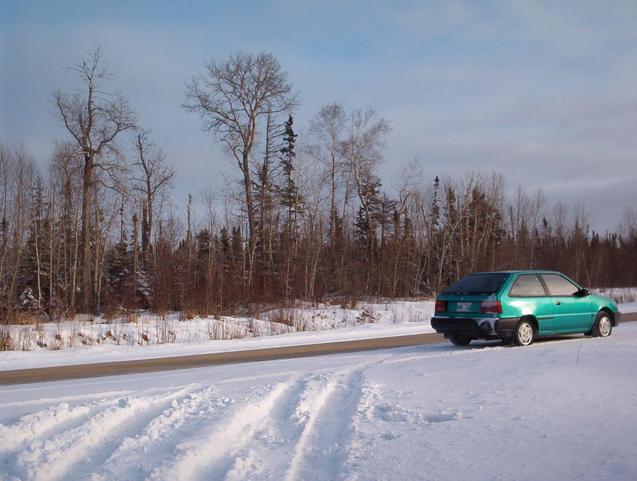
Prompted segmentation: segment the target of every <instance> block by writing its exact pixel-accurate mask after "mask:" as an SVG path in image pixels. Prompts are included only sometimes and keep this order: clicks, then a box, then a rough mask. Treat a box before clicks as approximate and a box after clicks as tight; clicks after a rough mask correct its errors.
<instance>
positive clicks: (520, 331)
mask: <svg viewBox="0 0 637 481" xmlns="http://www.w3.org/2000/svg"><path fill="white" fill-rule="evenodd" d="M534 337H535V329H534V328H533V325H532V324H531V323H530V322H529V321H524V320H522V321H520V322H518V325H517V326H516V327H515V332H514V333H513V342H514V343H515V345H516V346H529V345H531V344H533V338H534Z"/></svg>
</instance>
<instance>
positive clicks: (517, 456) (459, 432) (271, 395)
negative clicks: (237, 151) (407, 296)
mask: <svg viewBox="0 0 637 481" xmlns="http://www.w3.org/2000/svg"><path fill="white" fill-rule="evenodd" d="M636 399H637V323H627V324H624V325H621V326H619V327H618V328H617V329H616V330H615V331H614V332H613V335H612V336H611V337H610V338H607V339H596V338H586V337H583V336H577V337H573V338H568V339H564V338H562V339H557V340H555V339H554V340H544V341H540V342H537V343H536V344H534V345H532V346H530V347H527V348H510V347H503V346H502V345H500V344H498V343H476V344H475V346H474V345H472V346H469V347H467V348H454V347H452V346H451V345H450V344H446V343H445V344H438V345H427V346H420V347H411V348H400V349H392V350H385V351H372V352H365V353H354V354H338V355H330V356H323V357H315V358H304V359H286V360H279V361H268V362H259V363H250V364H241V365H228V366H216V367H207V368H197V369H189V370H183V371H170V372H165V373H152V374H135V375H126V376H115V377H105V378H99V379H89V380H74V381H61V382H50V383H43V384H34V385H22V386H3V387H0V480H2V481H7V480H16V479H21V480H42V481H45V480H69V479H73V480H80V479H89V480H93V481H99V480H114V479H116V480H121V481H124V480H181V481H190V480H193V481H194V480H262V479H271V480H295V479H296V480H317V481H320V480H330V481H332V480H360V481H362V480H412V479H414V480H415V479H418V480H437V481H443V480H465V479H472V480H481V479H483V480H498V479H500V480H511V479H515V480H538V479H547V480H548V479H551V480H552V479H555V480H557V479H559V480H575V479H577V480H581V479H584V480H595V481H599V480H613V481H619V480H634V479H637V456H635V453H634V451H635V446H636V445H637V444H636V442H637V435H636V434H635V433H637V411H636V410H635V400H636Z"/></svg>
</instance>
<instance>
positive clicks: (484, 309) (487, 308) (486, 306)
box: [480, 301, 502, 314]
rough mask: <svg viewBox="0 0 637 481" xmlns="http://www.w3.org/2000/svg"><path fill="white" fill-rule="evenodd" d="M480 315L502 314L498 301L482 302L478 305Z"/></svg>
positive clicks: (500, 304)
mask: <svg viewBox="0 0 637 481" xmlns="http://www.w3.org/2000/svg"><path fill="white" fill-rule="evenodd" d="M480 312H481V313H482V314H502V303H501V302H500V301H483V302H482V303H481V304H480Z"/></svg>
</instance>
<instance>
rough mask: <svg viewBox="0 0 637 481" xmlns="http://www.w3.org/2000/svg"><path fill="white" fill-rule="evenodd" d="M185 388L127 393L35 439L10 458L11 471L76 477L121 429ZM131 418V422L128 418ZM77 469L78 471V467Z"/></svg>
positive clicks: (37, 478) (37, 477) (42, 478)
mask: <svg viewBox="0 0 637 481" xmlns="http://www.w3.org/2000/svg"><path fill="white" fill-rule="evenodd" d="M187 392H188V389H187V388H186V389H180V390H178V391H176V392H170V393H169V394H164V395H155V396H154V397H150V398H149V397H126V398H121V399H119V400H117V402H116V403H115V404H114V405H112V406H111V407H108V408H106V409H104V410H102V411H100V412H98V413H97V414H96V415H95V416H92V417H91V418H90V419H89V420H88V421H86V422H85V423H83V424H81V425H79V426H76V427H74V428H72V429H70V430H67V431H64V432H61V433H60V434H58V435H56V436H54V437H52V438H50V439H46V440H42V441H36V442H35V443H33V444H32V445H31V447H30V448H29V449H28V450H27V451H24V452H22V453H21V454H20V455H18V457H17V458H16V459H15V460H14V461H13V463H14V468H15V469H14V472H16V473H19V474H20V475H21V477H22V478H23V479H25V480H33V481H54V480H57V479H70V478H69V477H68V476H65V475H67V473H69V471H71V470H72V469H73V468H75V469H76V471H73V473H72V474H71V475H70V476H71V477H72V478H77V477H78V476H79V472H81V473H86V472H90V471H91V470H92V468H93V467H95V466H97V465H99V464H100V459H104V458H105V457H108V453H106V454H105V451H108V449H110V448H113V449H115V448H114V447H113V446H114V445H115V444H116V442H117V440H118V438H120V437H121V436H122V432H129V431H131V430H133V431H134V430H135V428H136V427H137V425H138V424H139V421H138V420H135V417H136V416H137V417H139V418H140V419H142V422H143V420H144V419H147V418H148V417H149V416H151V417H153V416H154V415H155V414H154V413H155V411H156V410H157V409H160V410H161V409H163V406H164V405H165V404H167V403H170V402H171V401H172V400H173V399H177V398H179V397H181V396H183V395H185V394H187ZM131 419H133V420H134V422H131ZM77 470H79V472H78V471H77Z"/></svg>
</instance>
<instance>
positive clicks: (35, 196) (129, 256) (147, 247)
mask: <svg viewBox="0 0 637 481" xmlns="http://www.w3.org/2000/svg"><path fill="white" fill-rule="evenodd" d="M74 72H75V73H76V74H77V76H78V78H79V80H80V83H81V88H80V89H77V90H74V91H73V93H65V91H63V90H60V91H58V92H56V93H55V95H54V104H55V107H56V109H57V113H58V117H59V120H60V122H61V123H62V125H64V126H65V128H66V130H67V132H68V138H67V139H64V140H61V141H60V143H58V144H57V145H56V146H55V149H54V153H53V155H52V158H51V160H50V163H49V166H48V171H47V172H39V171H38V169H37V168H36V165H35V163H34V161H33V160H32V158H31V157H30V156H29V154H28V151H27V149H26V147H23V146H15V145H10V144H8V143H4V144H0V202H2V204H1V205H0V209H1V212H0V214H1V224H0V306H1V307H0V315H1V316H2V318H3V319H4V320H5V321H7V322H14V321H16V320H20V318H24V317H33V316H37V317H39V318H43V319H49V320H54V319H59V318H61V317H67V316H71V315H73V314H74V313H79V312H83V313H113V314H117V313H118V312H120V311H122V310H132V309H152V310H153V311H155V312H158V313H162V312H167V311H183V312H187V313H193V314H194V313H199V314H219V313H221V312H228V311H230V310H232V309H234V308H237V307H240V306H247V305H250V304H253V303H283V302H291V301H293V300H296V299H306V300H311V301H316V300H324V299H327V298H339V299H352V298H353V299H356V298H359V297H370V296H374V297H412V296H422V295H430V294H435V293H436V292H438V291H439V290H440V289H441V288H443V287H444V286H447V285H449V284H450V283H452V282H453V281H455V280H456V279H457V278H458V277H460V276H462V275H464V274H466V273H468V272H473V271H480V270H501V269H510V268H515V269H519V268H548V269H555V270H560V271H563V272H565V273H567V274H569V275H571V276H572V277H574V278H575V279H576V280H578V281H579V282H581V283H582V284H584V285H588V286H609V287H612V286H629V285H637V219H636V217H635V212H634V211H633V210H632V209H631V208H627V209H626V211H625V215H624V220H623V221H622V225H621V226H620V227H619V229H618V231H617V232H616V233H615V232H613V233H606V234H604V235H600V234H599V233H597V232H594V231H591V230H590V228H589V226H588V223H587V219H586V216H585V214H584V213H583V212H582V211H581V209H578V208H573V209H570V210H569V209H567V208H566V207H564V206H563V205H557V206H548V205H547V202H546V199H545V198H544V196H543V195H542V193H541V192H537V193H535V194H533V195H529V194H528V193H527V192H525V191H524V190H522V189H518V191H517V192H516V193H515V195H513V196H507V195H505V184H504V180H503V178H502V177H501V176H500V175H497V174H492V175H483V174H479V173H471V172H469V173H467V174H466V175H465V176H464V178H463V179H455V180H454V179H442V180H441V179H440V178H439V177H437V176H435V174H433V175H426V174H424V173H423V172H422V166H420V165H418V163H416V162H412V163H410V164H408V165H406V166H404V167H403V168H402V170H403V175H402V176H401V179H402V181H401V182H400V185H399V186H397V187H396V188H395V189H392V190H391V191H388V190H386V189H385V188H384V186H383V185H382V182H381V180H380V178H379V176H378V166H379V163H380V162H381V161H382V159H383V153H384V152H383V151H384V142H385V140H386V137H387V135H388V134H389V132H390V125H389V122H388V121H387V120H385V119H383V118H382V117H380V116H379V115H378V114H377V113H376V112H375V111H373V110H371V109H363V110H354V111H351V112H347V111H345V109H344V108H343V107H342V106H340V105H339V104H327V105H325V106H324V107H323V108H321V109H320V111H319V112H318V113H317V114H316V115H315V116H314V117H313V119H312V121H311V122H310V125H309V126H307V129H306V133H305V134H304V135H303V136H300V137H299V135H298V134H297V128H296V126H295V124H294V119H293V117H292V113H293V110H294V108H295V106H296V105H297V98H296V96H295V95H294V94H293V93H292V86H291V84H290V83H289V81H288V77H287V74H286V72H285V71H283V70H282V68H281V66H280V65H279V64H278V62H277V61H276V59H275V58H274V57H273V56H272V55H271V54H264V53H262V54H258V55H249V54H235V55H233V56H231V57H230V58H228V59H227V60H226V61H224V62H222V63H210V64H208V65H207V66H206V69H205V72H204V73H203V74H202V75H200V76H196V77H193V79H192V80H191V81H189V82H187V86H186V100H185V105H184V106H185V108H186V109H187V110H189V111H192V112H194V113H196V114H198V115H199V116H200V117H201V120H202V122H203V126H204V129H205V131H207V132H209V133H210V134H211V136H212V138H213V139H214V140H215V141H216V142H218V143H220V144H221V145H222V146H223V147H224V148H225V150H226V151H227V152H228V154H229V156H230V157H231V158H232V159H233V162H234V163H235V165H236V167H237V169H236V172H237V174H238V176H237V182H236V184H234V185H232V186H231V188H229V189H228V190H227V191H224V192H219V193H214V194H213V193H210V192H207V193H204V194H201V195H199V196H197V197H196V199H195V200H194V201H193V198H192V196H190V195H189V196H188V199H187V206H186V208H185V209H176V208H175V207H174V206H173V204H172V203H171V201H170V195H169V194H170V186H171V181H172V178H173V175H174V169H173V167H172V166H171V164H170V163H169V162H168V161H167V159H166V157H165V155H164V154H163V153H162V151H161V149H160V148H159V147H158V146H157V145H156V144H154V143H153V141H152V140H151V133H150V132H148V131H145V130H144V129H142V128H141V127H140V126H139V124H138V122H137V121H136V119H135V116H134V115H133V113H132V110H131V108H130V107H129V104H128V100H127V99H126V98H125V97H123V96H122V95H117V94H112V93H109V89H108V78H109V73H108V72H107V70H106V69H105V68H104V62H103V59H102V57H101V52H100V51H99V50H96V51H94V52H92V53H91V54H90V55H88V56H87V57H86V58H85V59H82V60H81V61H80V62H79V63H78V64H76V65H75V66H74ZM174 160H178V159H174Z"/></svg>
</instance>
